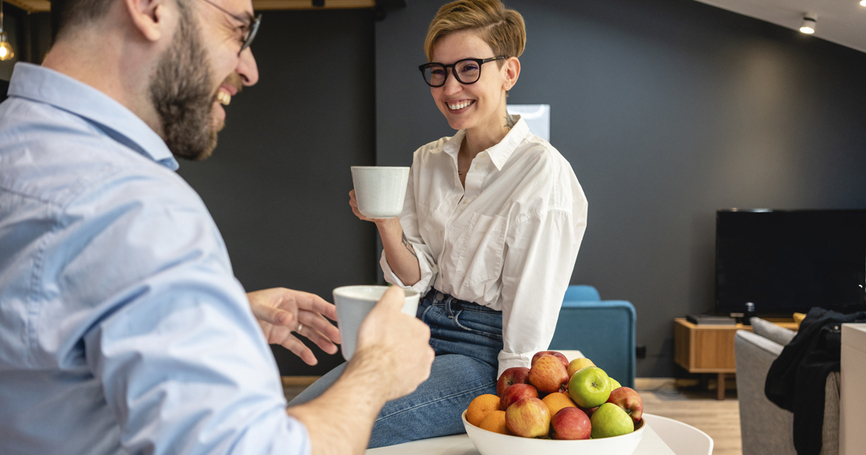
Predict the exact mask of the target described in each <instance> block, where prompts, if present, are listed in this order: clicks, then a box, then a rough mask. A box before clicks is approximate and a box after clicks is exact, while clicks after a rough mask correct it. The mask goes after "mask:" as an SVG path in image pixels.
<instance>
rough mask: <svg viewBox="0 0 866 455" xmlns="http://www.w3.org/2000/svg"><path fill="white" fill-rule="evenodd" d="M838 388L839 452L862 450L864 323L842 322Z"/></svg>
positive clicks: (865, 364) (865, 392)
mask: <svg viewBox="0 0 866 455" xmlns="http://www.w3.org/2000/svg"><path fill="white" fill-rule="evenodd" d="M841 356H842V370H841V371H842V387H841V388H842V391H841V395H840V402H839V406H840V409H839V413H840V416H839V453H840V454H841V455H854V454H857V453H862V452H863V447H864V446H866V433H864V432H863V421H864V420H866V390H864V387H863V386H864V383H866V381H864V380H863V378H866V324H842V353H841Z"/></svg>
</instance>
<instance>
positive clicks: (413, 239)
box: [379, 152, 439, 296]
mask: <svg viewBox="0 0 866 455" xmlns="http://www.w3.org/2000/svg"><path fill="white" fill-rule="evenodd" d="M415 156H416V157H417V156H418V152H415ZM419 167H420V164H419V163H418V162H417V160H416V161H415V163H413V165H412V169H411V171H410V172H409V183H408V184H407V185H406V196H405V198H404V199H403V211H402V212H400V226H401V227H402V229H403V235H405V236H406V240H408V241H409V243H410V244H411V245H412V248H414V249H415V254H416V257H417V258H418V266H419V267H420V269H421V278H420V279H419V280H418V282H417V283H415V284H413V285H410V286H407V285H406V284H404V283H403V281H402V280H400V278H399V277H398V276H397V275H396V274H395V273H394V271H393V270H391V266H390V265H389V264H388V259H387V258H386V257H385V251H382V257H381V258H380V259H379V264H380V265H381V266H382V273H383V276H384V277H385V281H387V282H389V283H391V284H393V285H395V286H400V287H402V288H404V289H414V290H415V291H418V293H419V294H421V295H422V296H423V295H425V294H427V291H429V290H430V288H431V287H432V286H433V282H434V281H435V280H436V275H437V274H438V273H439V269H438V267H437V265H436V261H435V260H434V259H433V253H432V251H431V250H430V247H429V246H428V245H427V244H426V243H424V239H423V237H422V236H421V232H420V229H418V212H417V205H416V203H415V186H414V182H415V172H419Z"/></svg>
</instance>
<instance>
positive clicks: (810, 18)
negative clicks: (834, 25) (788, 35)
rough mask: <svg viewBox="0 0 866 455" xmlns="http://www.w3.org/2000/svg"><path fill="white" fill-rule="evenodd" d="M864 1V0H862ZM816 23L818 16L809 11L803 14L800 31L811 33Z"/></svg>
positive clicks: (813, 31)
mask: <svg viewBox="0 0 866 455" xmlns="http://www.w3.org/2000/svg"><path fill="white" fill-rule="evenodd" d="M864 1H866V0H864ZM817 24H818V16H817V15H815V14H813V13H809V14H806V15H805V16H803V25H801V26H800V33H805V34H807V35H811V34H813V33H815V26H816V25H817Z"/></svg>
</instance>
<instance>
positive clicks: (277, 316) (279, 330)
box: [247, 288, 340, 365]
mask: <svg viewBox="0 0 866 455" xmlns="http://www.w3.org/2000/svg"><path fill="white" fill-rule="evenodd" d="M247 299H248V300H249V301H250V308H252V310H253V314H254V315H255V316H256V320H257V321H258V323H259V326H260V327H261V328H262V333H264V335H265V338H266V339H267V340H268V343H269V344H279V345H281V346H283V347H284V348H286V349H288V350H290V351H292V352H293V353H295V355H297V356H298V357H300V358H301V360H303V361H304V362H305V363H306V364H307V365H315V364H316V363H318V360H317V359H316V356H315V355H314V354H313V351H312V350H310V348H308V347H307V346H306V345H305V344H304V343H303V342H301V340H299V339H298V338H296V337H295V335H293V332H295V333H298V334H300V335H303V336H305V337H306V338H308V339H309V340H310V341H312V342H313V343H316V345H317V346H318V347H319V348H321V349H322V350H323V351H325V352H327V353H328V354H336V353H337V346H336V345H335V344H334V343H339V342H340V331H339V329H337V327H335V326H334V325H333V324H331V323H330V322H329V321H328V320H327V319H325V317H327V318H329V319H331V320H336V319H337V309H336V307H335V306H334V305H333V304H331V303H328V302H326V301H325V300H324V299H322V298H321V297H319V296H317V295H315V294H310V293H308V292H301V291H293V290H291V289H286V288H272V289H265V290H262V291H255V292H250V293H247Z"/></svg>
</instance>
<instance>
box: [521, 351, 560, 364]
mask: <svg viewBox="0 0 866 455" xmlns="http://www.w3.org/2000/svg"><path fill="white" fill-rule="evenodd" d="M546 355H552V356H554V357H556V358H557V359H559V360H561V361H562V364H563V365H565V368H568V358H566V357H565V354H563V353H561V352H557V351H538V352H536V353H535V355H534V356H532V360H531V361H530V362H529V366H532V365H535V362H536V361H537V360H538V359H540V358H542V357H544V356H546Z"/></svg>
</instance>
